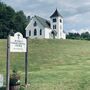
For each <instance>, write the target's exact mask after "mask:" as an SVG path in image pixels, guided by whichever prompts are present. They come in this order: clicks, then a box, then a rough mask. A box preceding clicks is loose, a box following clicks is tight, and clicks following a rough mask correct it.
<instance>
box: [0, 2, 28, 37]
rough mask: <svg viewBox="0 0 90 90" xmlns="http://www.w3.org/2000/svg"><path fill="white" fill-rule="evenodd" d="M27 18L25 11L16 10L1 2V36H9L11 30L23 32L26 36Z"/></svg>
mask: <svg viewBox="0 0 90 90" xmlns="http://www.w3.org/2000/svg"><path fill="white" fill-rule="evenodd" d="M26 23H27V19H26V16H25V15H24V13H23V11H18V12H15V10H14V9H13V8H12V7H10V6H7V5H6V4H4V3H3V2H0V38H7V35H8V33H9V32H10V30H12V29H13V30H14V32H21V33H22V34H23V35H24V36H25V27H26Z"/></svg>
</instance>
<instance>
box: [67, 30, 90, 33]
mask: <svg viewBox="0 0 90 90" xmlns="http://www.w3.org/2000/svg"><path fill="white" fill-rule="evenodd" d="M69 32H71V33H79V34H81V33H85V32H89V33H90V29H80V30H76V29H72V30H70V31H69Z"/></svg>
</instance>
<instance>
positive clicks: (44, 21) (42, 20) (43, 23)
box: [35, 16, 50, 28]
mask: <svg viewBox="0 0 90 90" xmlns="http://www.w3.org/2000/svg"><path fill="white" fill-rule="evenodd" d="M35 17H36V19H37V20H38V21H39V22H40V23H41V24H42V25H43V26H44V27H47V28H50V21H48V20H46V19H44V18H41V17H39V16H35Z"/></svg>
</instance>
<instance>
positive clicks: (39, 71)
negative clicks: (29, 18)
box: [0, 39, 90, 90]
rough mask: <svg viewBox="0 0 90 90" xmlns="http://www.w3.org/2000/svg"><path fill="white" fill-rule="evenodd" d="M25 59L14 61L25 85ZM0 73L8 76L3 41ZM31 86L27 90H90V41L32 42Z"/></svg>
mask: <svg viewBox="0 0 90 90" xmlns="http://www.w3.org/2000/svg"><path fill="white" fill-rule="evenodd" d="M24 56H25V54H24V53H11V58H10V59H11V60H10V72H11V71H12V69H14V68H15V69H17V70H18V73H19V74H20V75H21V83H22V84H24V64H25V63H24V62H25V60H24V58H25V57H24ZM0 73H1V74H4V76H5V74H6V40H0ZM4 80H5V77H4ZM4 83H5V82H4ZM28 83H29V84H30V86H28V88H27V89H26V90H90V41H81V40H37V39H36V40H30V39H29V55H28Z"/></svg>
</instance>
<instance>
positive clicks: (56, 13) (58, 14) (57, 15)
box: [50, 9, 62, 18]
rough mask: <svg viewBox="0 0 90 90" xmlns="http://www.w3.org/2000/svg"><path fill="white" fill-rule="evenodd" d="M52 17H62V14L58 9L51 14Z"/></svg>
mask: <svg viewBox="0 0 90 90" xmlns="http://www.w3.org/2000/svg"><path fill="white" fill-rule="evenodd" d="M52 17H62V16H61V15H60V13H59V12H58V10H57V9H56V10H55V12H54V13H53V14H52V15H51V16H50V18H52Z"/></svg>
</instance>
